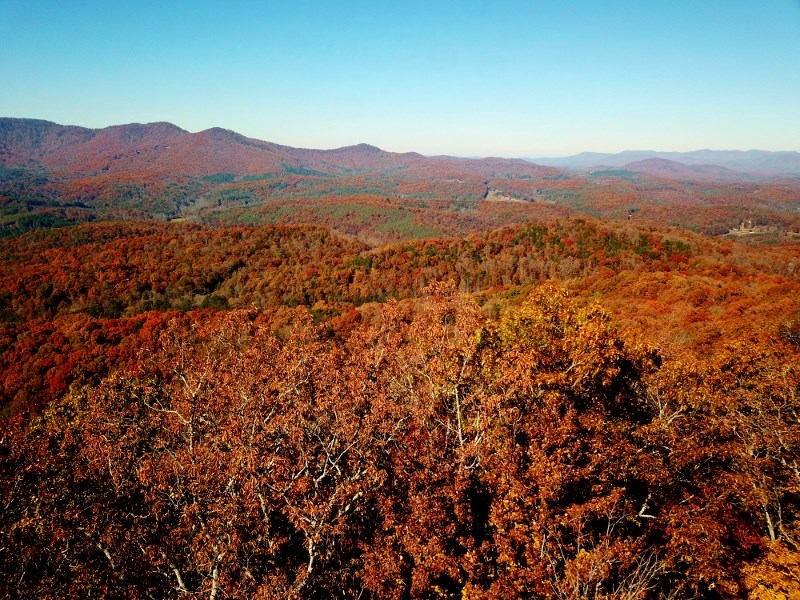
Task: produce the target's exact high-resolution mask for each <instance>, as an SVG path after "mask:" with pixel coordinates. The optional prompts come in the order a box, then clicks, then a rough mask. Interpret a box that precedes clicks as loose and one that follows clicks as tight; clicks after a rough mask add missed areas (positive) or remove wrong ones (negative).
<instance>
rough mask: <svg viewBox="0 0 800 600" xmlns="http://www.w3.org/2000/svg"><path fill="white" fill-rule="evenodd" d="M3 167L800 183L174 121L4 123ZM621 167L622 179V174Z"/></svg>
mask: <svg viewBox="0 0 800 600" xmlns="http://www.w3.org/2000/svg"><path fill="white" fill-rule="evenodd" d="M0 165H3V166H7V167H9V166H11V167H14V166H16V167H28V168H30V167H35V168H44V169H46V170H48V171H50V172H53V173H55V174H60V175H64V176H67V177H76V176H85V175H86V176H96V175H104V176H109V177H113V176H115V175H117V176H120V177H130V176H136V177H138V176H145V177H148V178H158V177H164V176H168V175H186V176H193V177H205V176H211V175H215V174H219V173H228V174H235V175H238V176H243V175H263V174H269V173H273V174H287V173H289V174H292V173H294V174H298V175H333V176H338V175H357V174H361V173H372V174H398V173H401V172H406V173H408V174H410V175H423V176H435V177H437V178H441V179H447V178H455V179H457V178H460V177H462V176H465V175H471V176H478V177H481V178H486V179H498V178H509V177H512V178H526V177H530V178H538V177H558V176H564V169H567V170H573V171H580V172H593V173H595V174H598V175H603V173H604V172H608V174H609V175H615V174H616V175H620V174H621V175H623V176H627V175H632V174H637V175H646V176H650V177H657V178H667V179H673V180H688V181H714V182H721V183H724V182H735V181H747V180H756V179H761V178H776V177H800V153H798V152H766V151H762V150H749V151H746V152H744V151H738V150H728V151H715V150H698V151H695V152H651V151H626V152H620V153H619V154H601V153H595V152H584V153H581V154H577V155H575V156H568V157H563V158H536V159H525V160H522V159H503V158H458V157H452V156H434V157H427V156H423V155H421V154H418V153H415V152H407V153H396V152H386V151H384V150H381V149H379V148H376V147H374V146H370V145H368V144H358V145H355V146H347V147H344V148H337V149H335V150H312V149H304V148H293V147H290V146H282V145H279V144H274V143H271V142H266V141H262V140H257V139H253V138H248V137H245V136H243V135H240V134H238V133H236V132H233V131H228V130H226V129H220V128H212V129H207V130H205V131H201V132H198V133H190V132H188V131H185V130H183V129H181V128H180V127H177V126H176V125H173V124H171V123H149V124H140V123H132V124H128V125H116V126H112V127H105V128H102V129H87V128H85V127H76V126H65V125H59V124H56V123H52V122H50V121H43V120H37V119H17V118H0ZM619 171H622V173H619Z"/></svg>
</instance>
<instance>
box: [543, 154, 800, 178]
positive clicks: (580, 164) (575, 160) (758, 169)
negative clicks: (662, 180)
mask: <svg viewBox="0 0 800 600" xmlns="http://www.w3.org/2000/svg"><path fill="white" fill-rule="evenodd" d="M651 159H661V160H667V161H671V162H674V163H679V164H683V165H684V166H699V167H712V166H713V167H724V168H725V169H728V170H730V171H738V172H739V173H742V174H746V175H751V176H762V177H763V176H783V177H797V176H798V175H800V153H799V152H794V151H787V152H768V151H766V150H747V151H742V150H695V151H693V152H656V151H651V150H627V151H625V152H619V153H617V154H604V153H599V152H582V153H580V154H575V155H573V156H565V157H559V158H531V159H529V160H530V161H531V162H534V163H536V164H540V165H549V166H553V167H562V168H565V169H573V170H591V169H598V168H601V167H623V168H628V167H629V166H630V165H632V164H633V165H634V166H635V164H636V163H639V162H640V161H643V160H651ZM631 170H636V169H631ZM687 174H688V173H687ZM720 174H721V176H723V177H726V176H730V175H731V173H725V172H720Z"/></svg>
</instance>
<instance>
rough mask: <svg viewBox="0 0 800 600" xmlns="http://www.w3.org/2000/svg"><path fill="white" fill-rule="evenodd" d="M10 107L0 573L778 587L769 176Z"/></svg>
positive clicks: (24, 578) (422, 589) (792, 501)
mask: <svg viewBox="0 0 800 600" xmlns="http://www.w3.org/2000/svg"><path fill="white" fill-rule="evenodd" d="M7 121H8V120H7ZM12 121H13V120H12ZM37 123H39V124H38V125H36V127H28V128H25V127H22V125H21V124H20V123H16V122H13V123H11V124H10V125H9V123H8V122H0V125H2V127H0V134H2V133H3V127H5V128H6V130H8V131H10V132H11V133H10V134H9V133H8V131H6V134H7V137H6V138H3V139H5V140H6V141H5V142H4V144H5V145H2V144H0V158H1V159H2V160H3V163H4V164H5V165H6V166H5V167H3V169H4V170H3V171H2V172H0V176H1V177H0V183H1V184H2V185H1V186H0V205H1V206H0V212H2V215H3V217H2V218H3V221H2V223H3V226H4V228H5V230H4V231H5V236H6V237H5V239H4V240H3V244H2V249H0V411H1V412H0V502H2V507H3V510H2V513H0V572H1V573H2V574H3V577H2V578H0V595H2V596H3V597H9V598H72V597H80V598H83V597H108V598H164V597H167V598H182V597H198V598H199V597H205V598H212V599H222V598H287V597H288V598H324V597H353V598H381V599H382V598H439V597H441V598H554V599H566V598H618V599H634V598H643V599H644V598H695V597H704V598H740V597H741V598H745V597H750V598H759V599H767V598H795V597H800V583H798V582H799V581H800V245H799V244H797V243H796V241H795V240H794V234H795V229H793V228H795V227H796V226H797V224H798V223H799V222H800V221H798V217H797V207H798V206H800V195H799V194H798V193H797V191H798V190H800V186H798V184H797V181H795V180H781V181H771V182H768V181H759V182H752V181H751V182H736V183H730V182H725V183H722V182H709V181H705V180H703V181H700V180H698V181H692V182H688V181H675V180H671V181H670V180H665V179H658V178H653V177H645V176H644V175H640V174H637V173H632V172H629V171H624V170H617V171H614V172H605V173H599V174H588V175H587V174H574V173H565V172H560V171H559V170H557V169H552V168H545V167H537V166H535V165H528V164H527V163H523V162H522V161H501V160H498V159H486V160H483V161H465V160H463V159H449V158H447V157H440V158H437V159H425V158H424V157H420V156H419V155H391V154H390V153H384V152H382V151H380V150H378V149H375V148H372V147H369V146H360V147H353V148H348V149H341V150H340V151H329V152H327V153H326V152H323V151H302V152H301V151H297V150H295V149H287V148H283V147H280V146H276V145H271V144H268V143H266V142H257V141H254V140H247V139H246V138H241V136H238V137H237V136H236V134H233V133H232V132H224V131H221V130H211V131H209V132H204V133H203V134H191V135H194V136H201V135H204V136H205V137H204V138H202V139H201V138H198V137H194V138H192V140H191V142H192V143H187V142H184V141H181V140H183V137H182V136H183V135H184V134H185V132H181V130H178V129H177V128H174V127H173V126H168V125H167V124H160V125H158V126H153V127H149V128H148V127H145V126H139V128H138V129H137V128H136V127H133V126H128V127H127V129H126V128H109V130H102V131H100V132H96V131H93V130H82V129H80V128H71V129H70V128H64V129H53V128H52V127H51V125H52V124H50V125H46V124H41V123H44V122H37ZM185 135H190V134H185ZM9 136H10V137H9ZM0 138H2V136H0ZM9 140H10V141H9ZM142 140H145V141H146V144H149V145H146V144H145V142H143V141H142ZM203 140H206V141H207V142H208V143H211V142H214V143H224V144H226V147H228V146H227V145H230V144H234V143H235V144H239V145H240V146H241V147H242V148H243V149H241V152H240V154H238V155H236V157H235V160H234V159H231V158H230V157H229V155H228V154H225V153H220V152H219V149H217V150H215V151H213V152H211V151H209V150H208V148H207V147H206V146H203V144H202V143H201V142H203ZM78 147H80V148H83V149H84V150H83V151H82V152H76V151H75V148H78ZM137 149H138V152H137ZM169 151H174V152H175V153H176V154H180V156H181V157H182V158H181V161H182V162H180V161H178V159H177V158H174V159H171V160H172V161H173V162H169V161H166V159H163V156H166V155H167V153H168V152H169ZM204 152H205V154H204ZM267 155H268V156H269V157H272V158H271V160H272V161H273V163H270V164H272V166H270V165H269V164H267V163H266V162H264V161H265V159H264V156H267ZM114 156H116V157H117V158H114ZM160 157H162V158H160ZM34 159H35V160H34ZM32 161H33V162H32ZM237 161H239V162H237ZM34 163H35V164H34ZM178 164H180V165H183V167H181V168H182V169H183V170H181V169H178V168H177V167H176V165H178ZM106 165H108V169H105V166H106ZM142 165H144V166H145V167H146V168H144V167H143V166H142ZM186 165H189V166H186ZM237 165H240V166H241V168H238V169H237ZM190 167H191V168H190ZM629 215H630V216H629ZM158 219H161V220H158ZM165 219H172V221H171V222H168V221H165ZM87 221H89V222H87ZM91 221H94V222H91ZM743 221H744V222H747V224H746V226H745V227H742V226H741V225H740V224H741V223H742V222H743ZM734 228H738V229H737V231H736V232H733V233H731V234H729V235H715V234H725V233H726V232H728V231H730V230H733V229H734ZM743 242H746V244H745V243H743Z"/></svg>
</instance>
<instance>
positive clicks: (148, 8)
mask: <svg viewBox="0 0 800 600" xmlns="http://www.w3.org/2000/svg"><path fill="white" fill-rule="evenodd" d="M0 82H2V85H0V116H11V117H33V118H42V119H48V120H51V121H56V122H58V123H62V124H74V125H83V126H87V127H104V126H107V125H113V124H120V123H129V122H151V121H170V122H173V123H175V124H176V125H179V126H180V127H183V128H184V129H188V130H189V131H199V130H202V129H206V128H209V127H214V126H220V127H225V128H227V129H233V130H235V131H238V132H240V133H242V134H245V135H247V136H250V137H255V138H259V139H264V140H269V141H274V142H278V143H282V144H287V145H291V146H301V147H313V148H333V147H339V146H344V145H349V144H355V143H360V142H368V143H371V144H374V145H377V146H380V147H381V148H384V149H387V150H393V151H410V150H415V151H418V152H422V153H425V154H440V153H447V154H456V155H463V156H489V155H492V156H527V157H536V156H559V155H567V154H573V153H577V152H580V151H598V152H616V151H621V150H626V149H628V150H633V149H654V150H663V151H666V150H677V151H686V150H696V149H700V148H713V149H744V150H746V149H751V148H759V149H765V150H800V0H759V1H754V0H727V1H720V0H672V1H670V2H662V1H652V2H651V1H648V0H637V1H615V0H607V1H605V2H600V1H598V0H586V1H570V0H560V1H556V0H527V1H512V0H495V1H494V2H487V1H485V0H484V1H481V2H477V1H471V0H465V1H462V2H436V1H433V0H427V1H417V0H408V1H405V2H381V1H377V0H376V1H374V2H367V1H356V0H339V1H336V2H333V1H330V2H322V1H310V0H294V1H292V2H244V1H235V0H231V1H229V2H225V3H223V2H210V1H202V0H195V1H193V2H188V1H181V2H99V1H81V0H72V1H70V2H61V1H59V2H53V1H43V0H42V1H40V0H0Z"/></svg>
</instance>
